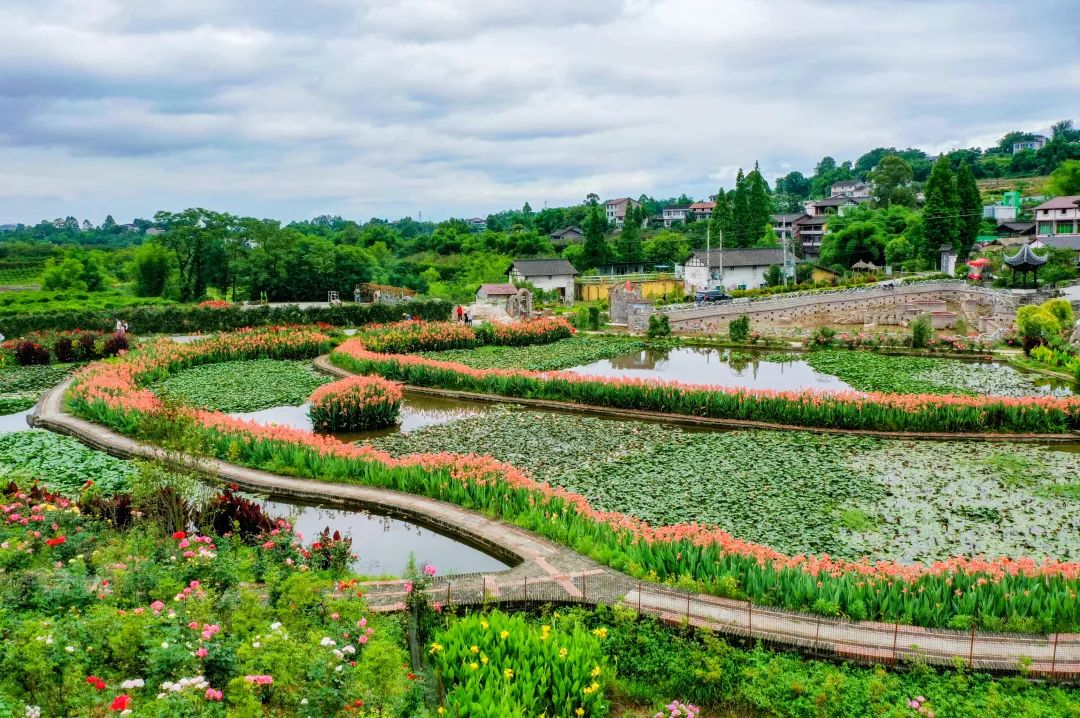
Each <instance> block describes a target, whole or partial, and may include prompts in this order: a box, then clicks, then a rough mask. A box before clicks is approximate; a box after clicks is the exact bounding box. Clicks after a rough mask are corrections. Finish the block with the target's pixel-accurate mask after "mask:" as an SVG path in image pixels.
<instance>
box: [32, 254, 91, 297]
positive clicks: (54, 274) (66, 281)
mask: <svg viewBox="0 0 1080 718" xmlns="http://www.w3.org/2000/svg"><path fill="white" fill-rule="evenodd" d="M85 269H86V267H85V266H83V263H82V262H80V261H79V260H77V259H75V258H74V257H68V258H67V259H64V260H61V261H57V260H54V259H50V260H49V261H48V262H47V263H46V265H45V270H44V271H43V272H42V273H41V279H40V281H41V288H42V289H48V290H59V289H77V290H82V291H85V290H86V282H84V281H83V271H84V270H85Z"/></svg>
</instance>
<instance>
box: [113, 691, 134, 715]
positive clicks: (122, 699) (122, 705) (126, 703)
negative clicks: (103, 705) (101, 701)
mask: <svg viewBox="0 0 1080 718" xmlns="http://www.w3.org/2000/svg"><path fill="white" fill-rule="evenodd" d="M130 706H131V696H129V695H128V694H127V693H121V694H120V695H118V696H117V697H116V698H113V702H112V705H110V706H109V710H111V711H126V710H127V709H128V708H129V707H130Z"/></svg>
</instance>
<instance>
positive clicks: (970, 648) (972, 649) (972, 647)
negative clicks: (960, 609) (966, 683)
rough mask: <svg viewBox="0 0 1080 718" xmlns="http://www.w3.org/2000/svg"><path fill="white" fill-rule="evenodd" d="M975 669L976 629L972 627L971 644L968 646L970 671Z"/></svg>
mask: <svg viewBox="0 0 1080 718" xmlns="http://www.w3.org/2000/svg"><path fill="white" fill-rule="evenodd" d="M974 667H975V627H974V626H972V627H971V644H970V645H969V646H968V670H971V669H972V668H974Z"/></svg>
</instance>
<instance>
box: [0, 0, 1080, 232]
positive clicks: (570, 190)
mask: <svg viewBox="0 0 1080 718" xmlns="http://www.w3.org/2000/svg"><path fill="white" fill-rule="evenodd" d="M1076 10H1077V8H1076V3H1075V0H1026V1H1025V2H1017V1H1016V0H1010V1H1009V2H1000V1H999V0H980V1H979V2H967V1H962V0H925V1H924V0H889V1H887V2H881V1H879V0H850V1H845V0H761V1H756V0H753V1H752V0H544V2H535V3H523V2H513V1H511V0H503V1H500V0H398V1H396V2H394V1H392V0H2V2H0V223H4V222H18V221H21V222H35V221H37V220H39V219H41V218H52V217H56V216H64V215H69V214H70V215H75V216H77V217H78V218H79V219H82V218H87V217H88V218H90V219H91V221H93V222H94V223H99V222H100V221H101V220H102V219H103V218H104V215H105V213H107V212H111V213H112V214H113V215H115V216H116V218H117V221H121V222H123V221H130V219H132V218H133V217H135V216H150V215H152V214H153V212H154V211H155V210H157V209H182V208H184V207H189V206H204V207H208V208H213V209H218V210H222V211H229V212H234V213H238V214H245V215H255V216H260V217H275V218H279V219H283V220H291V219H299V218H306V217H311V216H314V215H317V214H323V213H331V214H341V215H343V216H346V217H351V218H358V219H359V218H367V217H371V216H380V217H392V218H393V217H398V216H402V215H412V216H414V217H415V216H417V213H418V212H423V216H424V218H425V219H426V218H432V219H441V218H445V217H448V216H472V215H477V214H479V215H484V214H487V213H488V212H491V211H497V210H499V209H503V208H508V207H520V206H521V205H522V203H524V202H525V201H526V200H528V201H529V202H530V203H531V204H532V206H533V207H534V208H539V207H542V206H543V205H544V203H545V202H547V203H549V204H552V205H555V204H565V203H571V202H578V201H581V199H582V198H583V197H584V196H585V195H586V194H587V193H588V192H596V193H597V194H600V195H601V196H605V197H610V196H621V195H627V194H629V195H633V196H637V195H639V194H641V193H642V192H645V193H649V194H653V195H657V196H668V195H674V194H678V193H680V192H683V191H685V192H687V193H688V194H691V195H695V196H704V195H707V194H709V193H711V192H715V190H716V187H717V186H720V185H727V186H730V185H731V180H732V178H733V176H734V173H735V171H736V169H737V168H738V167H739V166H740V165H741V166H744V167H751V166H753V163H754V162H755V160H756V161H759V162H760V164H761V167H762V169H763V170H764V171H765V172H766V174H767V175H768V176H770V177H774V176H776V175H779V174H783V173H785V172H787V171H788V170H789V169H799V170H802V171H803V172H806V173H807V174H809V171H811V170H812V168H813V165H814V164H815V163H816V161H817V160H818V159H820V158H821V156H822V155H825V154H830V155H833V156H835V157H836V158H838V160H843V159H854V158H855V157H857V156H858V155H859V154H861V153H862V152H863V151H865V150H866V149H869V148H871V147H874V146H878V145H886V146H888V145H895V146H898V147H906V146H916V147H921V148H923V149H926V150H928V151H939V150H942V149H948V148H951V147H956V146H971V145H973V144H974V145H986V144H990V143H993V142H994V140H995V139H996V138H997V137H998V136H1000V135H1001V134H1002V133H1004V132H1005V131H1007V130H1010V129H1014V128H1020V129H1033V130H1037V129H1046V128H1048V127H1049V126H1050V124H1051V123H1052V122H1054V121H1056V120H1058V119H1061V118H1063V117H1075V118H1076V119H1077V121H1078V122H1080V13H1078V12H1077V11H1076Z"/></svg>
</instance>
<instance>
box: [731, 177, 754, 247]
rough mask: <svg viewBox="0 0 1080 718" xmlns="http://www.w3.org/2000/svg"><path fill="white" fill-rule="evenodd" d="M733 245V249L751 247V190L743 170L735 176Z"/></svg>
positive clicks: (732, 225) (732, 221)
mask: <svg viewBox="0 0 1080 718" xmlns="http://www.w3.org/2000/svg"><path fill="white" fill-rule="evenodd" d="M731 234H732V236H731V244H730V246H732V247H749V246H750V244H751V243H752V240H751V239H750V238H751V236H752V234H753V230H752V229H751V225H750V188H749V187H748V186H747V182H746V177H745V176H744V175H743V171H742V168H741V167H740V168H739V174H738V175H736V176H735V194H734V197H733V198H732V201H731Z"/></svg>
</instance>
